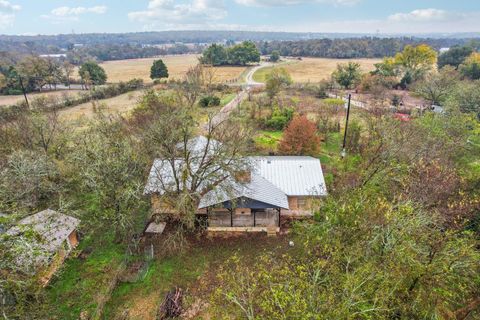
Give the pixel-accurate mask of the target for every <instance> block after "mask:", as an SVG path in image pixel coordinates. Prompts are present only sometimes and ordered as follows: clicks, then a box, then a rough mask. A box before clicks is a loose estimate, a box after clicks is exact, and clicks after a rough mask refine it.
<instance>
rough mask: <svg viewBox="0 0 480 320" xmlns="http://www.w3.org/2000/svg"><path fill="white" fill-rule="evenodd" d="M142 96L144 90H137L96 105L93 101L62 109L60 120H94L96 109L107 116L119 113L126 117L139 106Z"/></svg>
mask: <svg viewBox="0 0 480 320" xmlns="http://www.w3.org/2000/svg"><path fill="white" fill-rule="evenodd" d="M142 95H143V90H137V91H131V92H127V93H124V94H121V95H119V96H116V97H113V98H109V99H103V100H99V101H96V102H95V103H93V102H92V101H90V102H86V103H82V104H79V105H78V106H74V107H70V108H65V109H62V110H61V111H60V119H61V120H62V121H67V122H68V121H76V120H81V119H89V118H92V117H93V116H94V115H95V112H94V108H95V107H96V108H99V109H101V110H103V111H104V112H105V113H107V114H117V113H119V114H122V115H125V114H127V113H128V112H129V111H131V110H133V109H134V108H135V107H136V106H137V102H138V100H139V98H140V97H141V96H142Z"/></svg>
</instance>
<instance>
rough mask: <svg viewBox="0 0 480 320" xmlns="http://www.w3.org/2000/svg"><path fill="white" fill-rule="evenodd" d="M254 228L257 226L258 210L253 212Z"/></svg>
mask: <svg viewBox="0 0 480 320" xmlns="http://www.w3.org/2000/svg"><path fill="white" fill-rule="evenodd" d="M253 226H254V227H256V226H257V210H254V211H253Z"/></svg>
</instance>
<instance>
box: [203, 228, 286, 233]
mask: <svg viewBox="0 0 480 320" xmlns="http://www.w3.org/2000/svg"><path fill="white" fill-rule="evenodd" d="M207 231H208V232H267V233H268V232H269V231H274V232H280V228H279V227H208V228H207Z"/></svg>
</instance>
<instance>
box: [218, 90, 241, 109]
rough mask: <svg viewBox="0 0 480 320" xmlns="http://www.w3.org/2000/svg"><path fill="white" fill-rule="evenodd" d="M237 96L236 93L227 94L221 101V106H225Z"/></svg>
mask: <svg viewBox="0 0 480 320" xmlns="http://www.w3.org/2000/svg"><path fill="white" fill-rule="evenodd" d="M236 96H237V94H236V93H234V92H232V93H227V94H225V95H224V96H223V97H222V98H221V99H220V105H221V106H225V105H226V104H228V103H229V102H230V101H232V100H233V99H234V98H235V97H236Z"/></svg>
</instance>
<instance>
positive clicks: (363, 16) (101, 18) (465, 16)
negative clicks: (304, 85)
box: [0, 0, 480, 35]
mask: <svg viewBox="0 0 480 320" xmlns="http://www.w3.org/2000/svg"><path fill="white" fill-rule="evenodd" d="M163 30H249V31H290V32H332V33H334V32H342V33H389V34H390V33H431V32H439V33H454V32H480V1H479V0H455V1H452V0H312V1H310V0H178V1H177V0H0V34H17V35H36V34H59V33H72V32H74V33H90V32H117V33H119V32H138V31H163Z"/></svg>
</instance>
